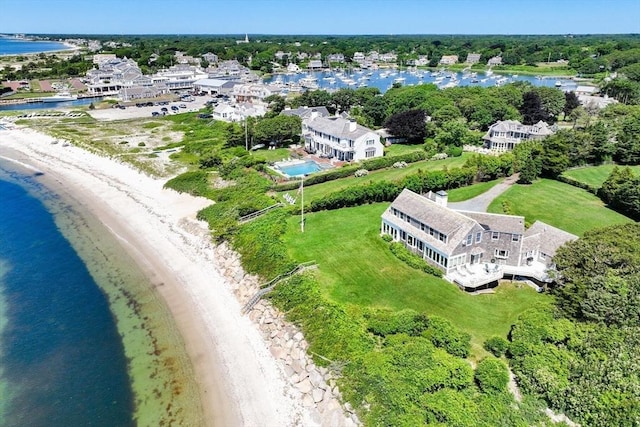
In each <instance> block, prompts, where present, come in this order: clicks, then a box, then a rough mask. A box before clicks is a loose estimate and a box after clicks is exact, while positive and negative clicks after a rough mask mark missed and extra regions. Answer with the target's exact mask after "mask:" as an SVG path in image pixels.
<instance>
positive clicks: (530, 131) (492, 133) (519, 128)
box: [482, 120, 554, 152]
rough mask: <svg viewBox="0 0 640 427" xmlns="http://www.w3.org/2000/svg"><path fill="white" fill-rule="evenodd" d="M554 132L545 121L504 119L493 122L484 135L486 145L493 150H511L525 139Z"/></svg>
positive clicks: (534, 138)
mask: <svg viewBox="0 0 640 427" xmlns="http://www.w3.org/2000/svg"><path fill="white" fill-rule="evenodd" d="M553 133H554V131H553V129H552V128H551V127H550V126H549V125H548V124H546V123H545V122H543V121H539V122H538V123H536V124H533V125H523V124H522V123H520V122H518V121H516V120H502V121H498V122H496V123H494V124H492V125H491V126H490V127H489V130H487V133H486V134H485V135H484V136H483V137H482V139H483V140H484V147H485V148H487V149H489V150H492V151H498V152H502V151H511V150H513V148H514V147H515V146H516V145H518V144H520V143H521V142H523V141H529V140H536V139H543V138H546V137H547V136H549V135H552V134H553Z"/></svg>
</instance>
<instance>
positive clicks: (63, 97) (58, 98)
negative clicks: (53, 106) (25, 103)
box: [42, 92, 78, 102]
mask: <svg viewBox="0 0 640 427" xmlns="http://www.w3.org/2000/svg"><path fill="white" fill-rule="evenodd" d="M76 99H78V97H77V96H76V95H72V94H71V92H58V93H56V94H55V95H53V96H48V97H46V98H42V102H64V101H75V100H76Z"/></svg>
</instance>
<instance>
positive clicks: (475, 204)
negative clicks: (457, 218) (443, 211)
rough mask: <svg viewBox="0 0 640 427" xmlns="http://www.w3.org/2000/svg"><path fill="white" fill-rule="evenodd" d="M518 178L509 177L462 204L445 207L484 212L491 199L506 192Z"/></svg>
mask: <svg viewBox="0 0 640 427" xmlns="http://www.w3.org/2000/svg"><path fill="white" fill-rule="evenodd" d="M518 178H519V175H518V174H515V175H511V176H510V177H507V178H505V179H504V181H502V182H501V183H499V184H497V185H495V186H493V187H492V188H491V189H490V190H489V191H487V192H485V193H482V194H480V195H479V196H476V197H474V198H473V199H469V200H465V201H464V202H456V203H447V207H449V208H451V209H455V210H459V211H472V212H486V211H487V208H488V207H489V205H490V204H491V202H492V201H493V199H495V198H496V197H498V196H499V195H501V194H502V193H504V192H505V191H507V190H508V189H509V187H511V186H512V185H513V184H514V183H515V182H516V181H518Z"/></svg>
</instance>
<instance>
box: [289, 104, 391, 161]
mask: <svg viewBox="0 0 640 427" xmlns="http://www.w3.org/2000/svg"><path fill="white" fill-rule="evenodd" d="M302 136H303V138H304V143H305V149H306V150H307V151H308V152H310V153H316V154H318V155H320V156H321V157H326V158H330V159H336V160H340V161H346V162H350V161H359V160H364V159H371V158H374V157H381V156H382V155H383V154H384V147H383V145H382V143H381V142H380V135H378V134H377V133H375V132H374V131H372V130H371V129H369V128H366V127H364V126H361V125H359V124H357V123H356V122H355V121H353V120H347V119H345V118H343V117H340V116H332V117H322V116H321V115H320V114H318V113H317V112H314V113H312V114H311V115H310V116H309V117H308V118H306V119H303V121H302Z"/></svg>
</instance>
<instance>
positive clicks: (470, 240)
mask: <svg viewBox="0 0 640 427" xmlns="http://www.w3.org/2000/svg"><path fill="white" fill-rule="evenodd" d="M472 243H473V234H469V235H468V236H467V241H466V245H467V246H469V245H471V244H472Z"/></svg>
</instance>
